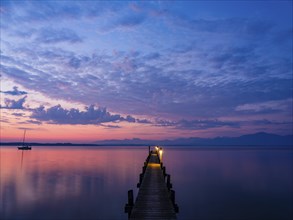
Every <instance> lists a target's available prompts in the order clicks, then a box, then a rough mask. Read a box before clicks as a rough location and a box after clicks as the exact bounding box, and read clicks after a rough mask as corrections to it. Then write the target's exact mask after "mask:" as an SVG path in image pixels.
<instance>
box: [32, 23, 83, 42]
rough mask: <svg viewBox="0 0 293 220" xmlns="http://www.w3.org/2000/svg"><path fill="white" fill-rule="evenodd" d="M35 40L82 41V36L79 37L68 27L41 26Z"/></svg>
mask: <svg viewBox="0 0 293 220" xmlns="http://www.w3.org/2000/svg"><path fill="white" fill-rule="evenodd" d="M35 40H36V41H37V42H39V43H60V42H69V43H79V42H82V38H81V37H79V36H78V35H77V34H76V33H75V32H74V31H73V30H71V29H68V28H61V29H53V28H50V27H48V28H42V29H41V30H40V31H39V33H38V35H37V37H36V38H35Z"/></svg>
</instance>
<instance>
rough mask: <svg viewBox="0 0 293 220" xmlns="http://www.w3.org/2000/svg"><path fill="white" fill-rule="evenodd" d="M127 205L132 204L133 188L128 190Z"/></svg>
mask: <svg viewBox="0 0 293 220" xmlns="http://www.w3.org/2000/svg"><path fill="white" fill-rule="evenodd" d="M128 205H130V206H133V190H132V189H131V190H128Z"/></svg>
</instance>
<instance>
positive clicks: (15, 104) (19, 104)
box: [1, 96, 27, 109]
mask: <svg viewBox="0 0 293 220" xmlns="http://www.w3.org/2000/svg"><path fill="white" fill-rule="evenodd" d="M26 98H27V96H24V97H23V98H21V99H18V100H13V99H8V98H5V99H4V103H5V106H3V107H2V106H1V108H6V109H25V107H24V106H23V104H24V103H25V100H26Z"/></svg>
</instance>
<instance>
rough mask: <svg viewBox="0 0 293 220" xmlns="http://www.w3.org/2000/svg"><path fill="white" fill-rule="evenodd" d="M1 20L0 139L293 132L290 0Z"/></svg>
mask: <svg viewBox="0 0 293 220" xmlns="http://www.w3.org/2000/svg"><path fill="white" fill-rule="evenodd" d="M0 15H1V132H2V138H3V139H4V140H13V138H14V136H13V135H14V134H12V133H14V132H15V139H17V140H18V139H19V132H21V131H20V130H21V129H24V128H28V129H30V130H32V132H34V136H38V132H40V131H43V133H42V134H40V136H42V137H43V138H44V140H45V139H46V135H45V131H46V132H47V133H51V134H54V132H56V130H58V129H65V128H66V129H69V130H70V129H72V130H70V131H71V132H72V134H73V135H74V134H77V133H78V131H79V130H83V131H84V132H86V131H88V132H89V133H90V132H91V131H92V130H93V129H97V131H99V132H100V133H101V134H103V136H99V135H98V134H96V133H91V135H90V136H89V137H86V138H85V139H87V140H88V139H90V140H95V139H103V138H122V137H127V138H135V137H139V138H147V139H152V138H155V139H160V138H177V137H191V136H198V137H215V136H223V135H225V136H235V135H241V134H247V133H255V132H271V133H277V134H283V135H285V134H292V133H293V131H292V51H293V50H292V30H293V29H292V1H240V2H239V1H117V2H116V1H2V0H1V6H0ZM87 129H88V130H87ZM16 131H17V132H16ZM65 136H66V135H65V134H64V138H62V137H59V139H60V140H70V135H69V134H67V136H66V137H65ZM49 138H51V136H48V137H47V139H49ZM80 139H82V135H81V136H80ZM85 139H84V140H85Z"/></svg>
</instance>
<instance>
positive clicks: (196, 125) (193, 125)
mask: <svg viewBox="0 0 293 220" xmlns="http://www.w3.org/2000/svg"><path fill="white" fill-rule="evenodd" d="M156 126H159V127H173V128H176V129H180V130H205V129H210V128H219V127H232V128H240V123H239V122H235V121H220V120H216V119H215V120H186V119H182V120H180V121H168V120H157V121H156Z"/></svg>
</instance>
